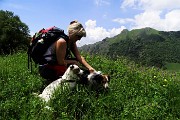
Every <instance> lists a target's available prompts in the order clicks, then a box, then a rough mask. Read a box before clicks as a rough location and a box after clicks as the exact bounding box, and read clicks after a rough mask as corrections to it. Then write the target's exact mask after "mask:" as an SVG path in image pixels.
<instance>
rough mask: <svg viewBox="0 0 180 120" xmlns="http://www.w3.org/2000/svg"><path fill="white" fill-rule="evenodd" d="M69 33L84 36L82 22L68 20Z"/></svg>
mask: <svg viewBox="0 0 180 120" xmlns="http://www.w3.org/2000/svg"><path fill="white" fill-rule="evenodd" d="M68 33H69V35H80V36H82V37H86V31H85V29H84V28H83V26H82V24H81V23H79V22H78V21H77V20H74V21H72V22H70V25H69V27H68Z"/></svg>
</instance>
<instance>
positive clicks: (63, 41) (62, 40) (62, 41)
mask: <svg viewBox="0 0 180 120" xmlns="http://www.w3.org/2000/svg"><path fill="white" fill-rule="evenodd" d="M66 42H67V41H66V40H65V39H64V38H59V39H58V40H57V43H60V44H65V43H66Z"/></svg>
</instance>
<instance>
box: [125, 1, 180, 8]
mask: <svg viewBox="0 0 180 120" xmlns="http://www.w3.org/2000/svg"><path fill="white" fill-rule="evenodd" d="M126 7H134V8H138V9H144V10H162V9H167V10H171V9H177V8H180V0H124V1H123V3H122V5H121V8H126Z"/></svg>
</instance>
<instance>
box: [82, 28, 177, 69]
mask: <svg viewBox="0 0 180 120" xmlns="http://www.w3.org/2000/svg"><path fill="white" fill-rule="evenodd" d="M79 49H80V50H81V51H83V52H88V53H90V54H99V55H104V56H108V57H111V58H114V59H115V58H117V57H118V56H125V57H128V58H130V59H131V60H134V61H135V62H140V63H142V64H145V65H150V66H157V67H163V66H164V64H165V63H180V31H158V30H155V29H152V28H149V27H148V28H142V29H134V30H131V31H128V30H127V29H124V30H123V31H122V32H121V33H120V34H118V35H117V36H114V37H112V38H105V39H103V40H102V41H100V42H97V43H94V44H90V45H84V46H82V47H80V48H79Z"/></svg>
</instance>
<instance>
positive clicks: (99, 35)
mask: <svg viewBox="0 0 180 120" xmlns="http://www.w3.org/2000/svg"><path fill="white" fill-rule="evenodd" d="M85 29H86V32H87V37H86V38H82V40H81V41H79V42H78V43H77V44H78V46H82V45H85V44H93V43H96V42H98V41H101V40H103V39H104V38H106V37H113V36H115V35H117V34H119V33H120V32H121V31H122V30H123V29H125V27H124V26H121V27H120V28H112V29H108V30H107V29H105V28H103V27H98V26H97V25H96V20H88V21H87V22H86V23H85Z"/></svg>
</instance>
